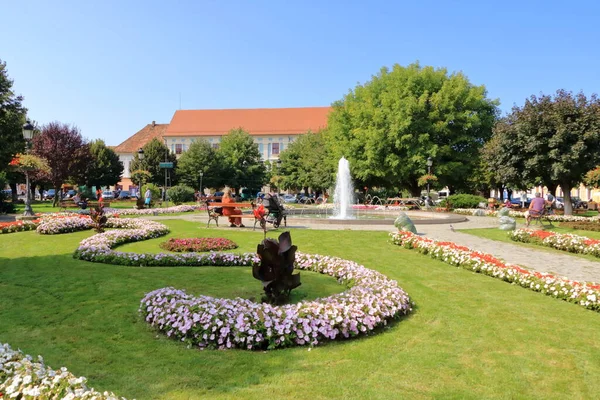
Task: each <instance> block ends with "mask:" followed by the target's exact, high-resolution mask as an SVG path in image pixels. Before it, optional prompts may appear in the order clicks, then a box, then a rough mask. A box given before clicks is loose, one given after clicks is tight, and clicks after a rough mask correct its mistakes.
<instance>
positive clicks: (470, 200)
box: [448, 194, 487, 208]
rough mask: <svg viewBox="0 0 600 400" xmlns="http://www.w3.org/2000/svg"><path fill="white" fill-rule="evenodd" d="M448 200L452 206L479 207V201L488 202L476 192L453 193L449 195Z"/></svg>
mask: <svg viewBox="0 0 600 400" xmlns="http://www.w3.org/2000/svg"><path fill="white" fill-rule="evenodd" d="M448 202H449V203H450V205H451V206H452V208H477V206H479V203H487V200H486V199H484V198H483V197H481V196H476V195H474V194H453V195H452V196H448Z"/></svg>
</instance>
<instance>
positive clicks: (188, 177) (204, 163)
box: [177, 140, 223, 190]
mask: <svg viewBox="0 0 600 400" xmlns="http://www.w3.org/2000/svg"><path fill="white" fill-rule="evenodd" d="M222 169H223V163H222V162H221V160H220V155H219V154H218V152H217V151H216V150H215V149H213V148H212V146H211V144H210V143H209V142H207V141H206V140H196V141H195V142H194V143H192V144H191V145H190V147H189V149H188V150H187V151H186V152H185V153H183V154H182V155H181V157H179V160H177V176H179V180H180V181H181V182H183V183H185V184H186V185H188V186H191V187H193V188H195V189H198V190H201V189H202V188H200V181H202V186H203V187H217V186H220V185H221V183H222V180H223V178H222V176H223V174H222V173H221V170H222ZM200 173H202V179H200Z"/></svg>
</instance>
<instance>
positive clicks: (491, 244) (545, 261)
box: [0, 212, 600, 282]
mask: <svg viewBox="0 0 600 400" xmlns="http://www.w3.org/2000/svg"><path fill="white" fill-rule="evenodd" d="M409 214H410V212H409ZM142 218H149V219H155V220H161V219H175V218H176V219H184V220H188V221H194V222H198V223H199V224H202V225H203V226H205V224H206V223H207V220H208V217H206V216H205V215H204V213H193V214H189V215H188V214H184V215H177V216H169V215H163V216H148V217H142ZM11 220H12V221H14V215H2V216H0V222H5V221H11ZM211 225H212V224H211ZM225 226H227V224H225ZM269 226H270V225H269ZM416 226H417V231H418V232H419V234H422V235H425V236H428V237H430V238H432V239H436V240H444V241H450V242H454V243H456V244H459V245H462V246H467V247H469V248H472V249H474V250H478V251H481V252H484V253H489V254H492V255H494V256H495V257H498V258H500V259H502V260H504V261H506V262H508V263H511V264H518V265H521V266H524V267H527V268H530V269H534V270H538V271H540V272H551V273H554V274H558V275H560V276H565V277H567V278H569V279H574V280H579V281H591V282H600V261H588V260H586V259H584V258H580V257H577V256H574V255H570V254H569V253H564V254H561V253H558V252H551V251H547V250H544V249H543V248H540V249H539V250H538V249H532V248H528V247H523V246H520V245H517V244H511V243H504V242H498V241H495V240H490V239H483V238H480V237H477V236H474V235H469V234H466V233H462V232H460V230H461V229H476V228H496V227H497V226H498V223H497V219H496V218H492V217H473V216H469V217H468V221H467V222H460V223H455V224H452V227H453V229H454V230H452V229H451V228H450V226H451V225H450V224H432V225H425V224H417V225H416ZM221 227H222V229H231V228H227V227H224V226H223V224H221ZM519 227H521V226H519ZM288 228H292V229H322V230H371V231H373V230H376V231H387V232H395V231H396V228H395V227H394V226H391V225H351V224H341V225H338V224H335V225H333V224H319V223H312V222H311V223H309V222H307V221H304V220H301V219H288ZM244 229H246V230H251V229H252V225H250V224H248V226H247V227H246V228H244Z"/></svg>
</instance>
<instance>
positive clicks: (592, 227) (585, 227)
mask: <svg viewBox="0 0 600 400" xmlns="http://www.w3.org/2000/svg"><path fill="white" fill-rule="evenodd" d="M560 227H561V228H571V229H578V230H582V231H595V232H600V222H591V221H590V222H588V221H579V222H561V223H560Z"/></svg>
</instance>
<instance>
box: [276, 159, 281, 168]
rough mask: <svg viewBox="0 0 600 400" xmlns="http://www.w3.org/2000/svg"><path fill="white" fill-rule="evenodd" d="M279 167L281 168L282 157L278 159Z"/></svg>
mask: <svg viewBox="0 0 600 400" xmlns="http://www.w3.org/2000/svg"><path fill="white" fill-rule="evenodd" d="M277 168H281V158H278V159H277Z"/></svg>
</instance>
